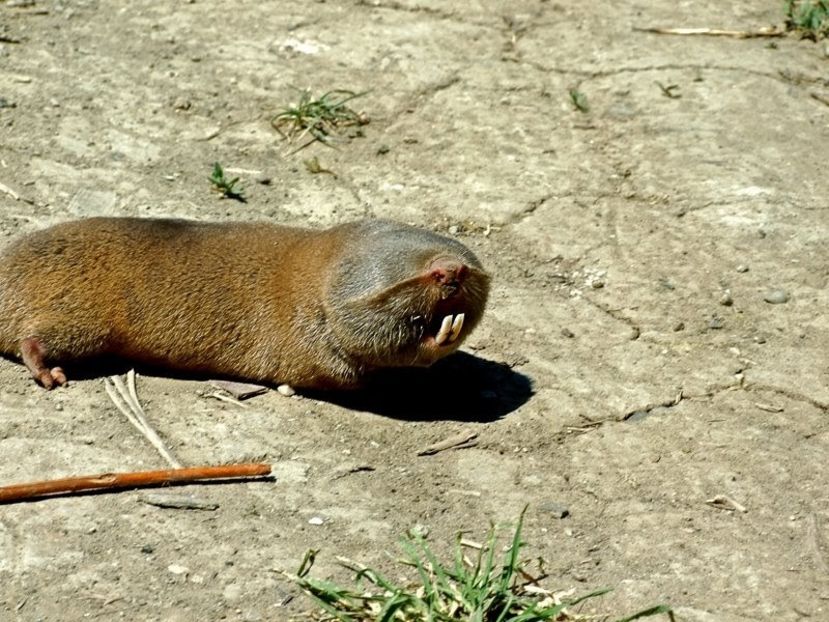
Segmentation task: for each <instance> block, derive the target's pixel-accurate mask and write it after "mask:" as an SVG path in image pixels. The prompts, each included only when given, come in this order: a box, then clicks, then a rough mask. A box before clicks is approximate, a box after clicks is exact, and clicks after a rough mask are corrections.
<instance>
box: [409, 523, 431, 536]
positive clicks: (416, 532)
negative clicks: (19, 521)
mask: <svg viewBox="0 0 829 622" xmlns="http://www.w3.org/2000/svg"><path fill="white" fill-rule="evenodd" d="M409 535H411V536H416V537H418V538H427V537H428V536H429V528H428V527H427V526H426V525H422V524H420V523H415V525H414V526H413V527H412V528H411V529H409Z"/></svg>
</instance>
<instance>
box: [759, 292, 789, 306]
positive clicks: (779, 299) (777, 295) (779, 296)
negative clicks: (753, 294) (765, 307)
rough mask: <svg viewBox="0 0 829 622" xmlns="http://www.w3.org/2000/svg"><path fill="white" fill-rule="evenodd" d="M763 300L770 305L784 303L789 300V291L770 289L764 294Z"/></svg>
mask: <svg viewBox="0 0 829 622" xmlns="http://www.w3.org/2000/svg"><path fill="white" fill-rule="evenodd" d="M763 300H765V301H766V302H767V303H769V304H770V305H782V304H784V303H786V302H789V292H787V291H786V290H785V289H770V290H769V291H767V292H766V295H765V296H763Z"/></svg>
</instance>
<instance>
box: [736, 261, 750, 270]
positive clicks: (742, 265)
mask: <svg viewBox="0 0 829 622" xmlns="http://www.w3.org/2000/svg"><path fill="white" fill-rule="evenodd" d="M737 272H748V266H747V265H745V264H744V263H741V264H740V265H739V266H737Z"/></svg>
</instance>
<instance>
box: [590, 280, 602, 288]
mask: <svg viewBox="0 0 829 622" xmlns="http://www.w3.org/2000/svg"><path fill="white" fill-rule="evenodd" d="M590 287H592V288H593V289H601V288H603V287H604V281H602V280H601V279H596V280H595V281H591V282H590Z"/></svg>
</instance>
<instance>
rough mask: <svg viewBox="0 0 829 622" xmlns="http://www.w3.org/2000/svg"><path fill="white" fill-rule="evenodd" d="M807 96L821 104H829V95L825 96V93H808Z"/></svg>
mask: <svg viewBox="0 0 829 622" xmlns="http://www.w3.org/2000/svg"><path fill="white" fill-rule="evenodd" d="M809 97H811V98H812V99H814V100H816V101H819V102H820V103H821V104H825V105H827V106H829V97H827V96H826V95H821V94H820V93H809Z"/></svg>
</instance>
